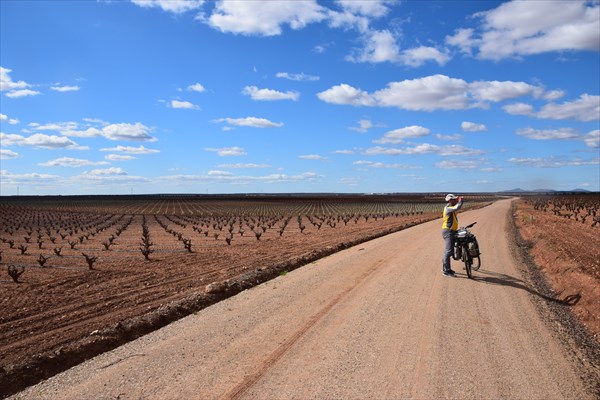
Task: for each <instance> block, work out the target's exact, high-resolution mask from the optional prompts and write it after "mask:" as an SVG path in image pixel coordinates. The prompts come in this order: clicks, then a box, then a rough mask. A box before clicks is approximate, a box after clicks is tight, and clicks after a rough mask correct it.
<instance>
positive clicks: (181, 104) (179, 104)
mask: <svg viewBox="0 0 600 400" xmlns="http://www.w3.org/2000/svg"><path fill="white" fill-rule="evenodd" d="M170 105H171V107H172V108H181V109H184V110H199V109H200V107H199V106H197V105H195V104H193V103H190V102H189V101H179V100H171V103H170Z"/></svg>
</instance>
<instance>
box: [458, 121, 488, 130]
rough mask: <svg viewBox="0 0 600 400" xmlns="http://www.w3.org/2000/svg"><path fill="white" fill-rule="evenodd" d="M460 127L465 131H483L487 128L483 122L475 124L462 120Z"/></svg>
mask: <svg viewBox="0 0 600 400" xmlns="http://www.w3.org/2000/svg"><path fill="white" fill-rule="evenodd" d="M460 127H461V128H462V130H463V131H465V132H484V131H487V128H486V126H485V125H484V124H476V123H475V122H469V121H463V122H462V123H461V124H460Z"/></svg>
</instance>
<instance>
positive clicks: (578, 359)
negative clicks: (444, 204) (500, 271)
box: [507, 201, 600, 399]
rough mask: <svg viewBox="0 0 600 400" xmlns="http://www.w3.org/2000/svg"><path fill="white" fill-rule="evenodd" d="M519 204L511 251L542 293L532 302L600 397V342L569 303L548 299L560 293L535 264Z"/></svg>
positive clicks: (527, 278) (528, 279)
mask: <svg viewBox="0 0 600 400" xmlns="http://www.w3.org/2000/svg"><path fill="white" fill-rule="evenodd" d="M515 212H516V205H515V202H514V201H513V203H512V206H511V211H510V214H507V218H508V224H507V226H508V228H507V230H508V232H507V234H508V235H509V237H512V238H513V240H512V241H509V243H510V245H511V251H512V253H513V256H514V257H515V260H516V261H517V265H518V266H519V269H520V272H521V274H522V275H523V278H524V280H525V281H526V282H527V284H528V285H530V286H531V287H532V288H533V289H534V290H535V291H536V292H538V293H539V294H541V296H536V295H533V294H531V298H532V300H533V303H534V304H535V305H536V307H537V308H538V310H539V312H540V313H541V315H542V316H543V320H544V321H546V323H547V325H548V326H549V327H550V328H551V330H552V331H553V332H554V333H555V336H556V337H557V338H558V339H559V341H560V343H561V344H562V345H563V348H564V350H565V351H566V352H567V353H568V354H569V356H570V357H571V359H572V360H573V361H575V363H576V364H577V365H578V367H579V374H580V377H581V380H582V382H583V384H584V385H585V386H586V387H587V389H588V390H589V391H590V393H591V394H593V395H594V396H595V397H596V398H598V399H600V342H598V340H597V339H596V338H595V337H594V336H593V335H592V334H591V333H590V332H589V331H588V330H587V328H586V327H585V326H584V325H583V324H582V323H581V322H580V321H579V320H578V319H577V317H576V316H575V315H574V314H573V313H572V312H571V309H570V306H569V305H568V304H567V303H566V302H560V301H548V300H547V299H557V298H558V297H559V296H558V294H557V293H556V292H554V291H553V290H552V288H551V286H550V285H549V283H548V281H547V280H546V277H545V275H544V273H543V272H542V271H541V270H540V268H539V267H538V266H537V265H536V263H535V261H534V260H533V257H532V256H531V254H530V252H529V249H530V248H531V247H532V244H531V243H530V242H528V241H526V240H524V239H523V237H522V236H521V232H520V231H519V228H518V227H517V224H516V223H515V217H514V216H515Z"/></svg>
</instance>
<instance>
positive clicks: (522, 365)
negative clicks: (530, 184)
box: [14, 200, 594, 399]
mask: <svg viewBox="0 0 600 400" xmlns="http://www.w3.org/2000/svg"><path fill="white" fill-rule="evenodd" d="M509 210H510V200H503V201H499V202H496V203H494V204H493V205H491V206H489V207H486V208H484V209H480V210H474V211H469V212H465V213H462V214H460V215H459V220H460V224H461V225H466V224H469V223H471V222H473V221H477V225H476V226H475V227H474V228H473V229H472V231H473V232H474V233H475V234H476V235H477V237H478V239H479V243H480V247H481V251H482V253H483V255H482V260H483V266H482V268H481V269H480V270H479V271H477V272H475V275H476V277H477V279H476V280H470V279H467V278H466V274H465V273H464V271H463V270H462V267H461V266H460V264H459V263H458V262H456V261H453V268H454V269H455V270H456V271H457V272H458V274H457V277H455V278H448V277H444V276H442V274H441V254H442V250H443V240H442V238H441V232H440V225H441V223H440V221H439V220H437V221H432V222H429V223H425V224H422V225H419V226H416V227H413V228H410V229H407V230H404V231H401V232H398V233H395V234H392V235H388V236H386V237H383V238H380V239H377V240H373V241H370V242H367V243H364V244H362V245H359V246H356V247H353V248H350V249H347V250H345V251H342V252H339V253H336V254H334V255H332V256H329V257H326V258H324V259H322V260H319V261H317V262H314V263H312V264H310V265H307V266H305V267H303V268H300V269H298V270H295V271H293V272H290V273H288V274H286V275H285V276H280V277H278V278H276V279H274V280H272V281H269V282H267V283H265V284H262V285H260V286H258V287H255V288H253V289H250V290H247V291H245V292H242V293H241V294H239V295H237V296H235V297H232V298H230V299H228V300H225V301H223V302H221V303H218V304H216V305H214V306H211V307H209V308H206V309H204V310H202V311H200V312H198V313H197V314H196V315H192V316H190V317H187V318H185V319H182V320H180V321H177V322H175V323H173V324H171V325H169V326H167V327H165V328H163V329H161V330H159V331H156V332H154V333H152V334H149V335H147V336H144V337H142V338H140V339H138V340H136V341H134V342H131V343H129V344H127V345H124V346H122V347H120V348H117V349H115V350H113V351H111V352H109V353H105V354H103V355H100V356H98V357H96V358H94V359H92V360H89V361H87V362H85V363H83V364H81V365H79V366H77V367H75V368H72V369H70V370H68V371H66V372H64V373H62V374H60V375H57V376H55V377H53V378H51V379H49V380H47V381H45V382H42V383H40V384H38V385H36V386H33V387H31V388H29V389H27V390H25V391H23V392H21V393H18V394H17V395H15V396H14V398H18V399H82V398H89V399H177V398H181V399H183V398H185V399H292V398H293V399H328V398H330V399H333V398H335V399H338V398H339V399H342V398H343V399H400V398H402V399H407V398H414V399H433V398H437V399H439V398H460V399H475V398H477V399H480V398H512V399H517V398H518V399H587V398H593V397H594V394H593V393H592V392H589V391H587V392H586V388H585V387H584V384H583V383H582V380H581V379H580V374H579V373H578V366H577V363H576V362H574V361H573V360H572V359H571V358H570V357H569V356H568V355H567V352H565V351H564V350H563V347H562V346H561V342H560V340H558V339H557V337H556V334H554V333H553V332H552V330H551V329H550V328H549V327H548V326H547V324H546V323H545V322H544V321H543V320H542V319H541V317H540V316H539V314H538V312H537V311H536V308H535V306H534V304H533V302H532V299H531V296H532V294H531V293H530V291H528V290H526V286H525V285H524V283H523V282H522V281H520V278H519V272H518V269H517V266H516V265H515V261H513V259H512V258H511V255H510V254H511V253H510V249H509V244H508V241H507V232H506V223H507V219H506V218H505V217H506V215H507V213H508V212H509Z"/></svg>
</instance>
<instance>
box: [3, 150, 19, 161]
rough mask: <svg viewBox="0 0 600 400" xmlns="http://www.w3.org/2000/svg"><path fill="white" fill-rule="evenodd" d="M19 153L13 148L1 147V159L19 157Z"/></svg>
mask: <svg viewBox="0 0 600 400" xmlns="http://www.w3.org/2000/svg"><path fill="white" fill-rule="evenodd" d="M18 157H19V153H15V152H14V151H12V150H8V149H0V160H10V159H11V158H18Z"/></svg>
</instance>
